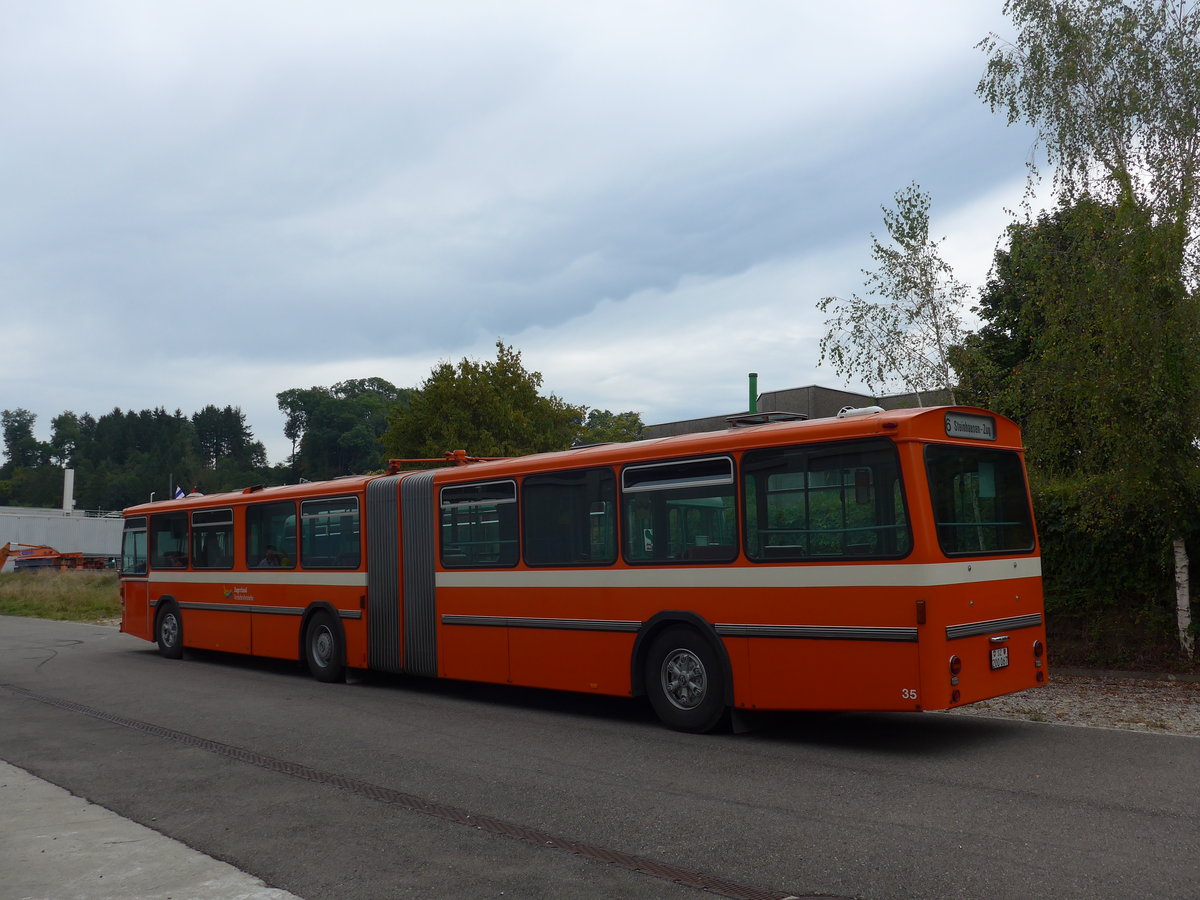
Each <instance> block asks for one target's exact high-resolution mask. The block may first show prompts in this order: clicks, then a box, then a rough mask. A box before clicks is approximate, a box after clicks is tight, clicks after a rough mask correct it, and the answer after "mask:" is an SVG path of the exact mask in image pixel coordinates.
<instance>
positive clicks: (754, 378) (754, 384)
mask: <svg viewBox="0 0 1200 900" xmlns="http://www.w3.org/2000/svg"><path fill="white" fill-rule="evenodd" d="M749 411H750V412H752V413H756V412H758V373H757V372H751V373H750V408H749Z"/></svg>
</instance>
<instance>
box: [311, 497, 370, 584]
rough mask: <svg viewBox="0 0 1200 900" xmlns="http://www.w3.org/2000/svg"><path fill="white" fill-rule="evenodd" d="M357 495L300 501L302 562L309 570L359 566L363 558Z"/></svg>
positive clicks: (354, 567)
mask: <svg viewBox="0 0 1200 900" xmlns="http://www.w3.org/2000/svg"><path fill="white" fill-rule="evenodd" d="M358 522H359V520H358V498H357V497H337V498H333V499H329V500H304V501H303V502H301V504H300V565H302V566H303V567H304V568H306V569H356V568H358V563H359V560H360V558H361V555H362V553H361V546H362V535H361V533H360V531H359V526H358Z"/></svg>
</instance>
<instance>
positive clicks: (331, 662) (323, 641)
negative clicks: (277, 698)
mask: <svg viewBox="0 0 1200 900" xmlns="http://www.w3.org/2000/svg"><path fill="white" fill-rule="evenodd" d="M304 659H305V661H306V662H307V663H308V671H309V672H311V673H312V676H313V678H315V679H317V681H325V682H333V681H344V680H345V678H346V650H345V648H344V647H343V646H342V633H341V630H340V629H339V628H338V627H337V622H335V621H334V620H333V616H331V615H329V613H327V612H318V613H315V614H314V615H313V617H312V618H311V619H309V620H308V627H307V628H306V629H305V631H304Z"/></svg>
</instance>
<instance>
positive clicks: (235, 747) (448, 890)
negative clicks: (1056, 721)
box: [0, 617, 1200, 900]
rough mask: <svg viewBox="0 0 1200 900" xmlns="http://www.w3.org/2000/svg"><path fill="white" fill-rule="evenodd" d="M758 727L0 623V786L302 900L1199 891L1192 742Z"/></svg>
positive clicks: (768, 720)
mask: <svg viewBox="0 0 1200 900" xmlns="http://www.w3.org/2000/svg"><path fill="white" fill-rule="evenodd" d="M756 724H757V728H756V730H755V731H753V732H751V733H748V734H741V735H717V736H706V737H696V736H690V735H683V734H676V733H674V732H671V731H667V730H665V729H663V728H662V727H660V726H659V725H658V724H657V722H656V721H655V720H654V719H653V718H652V716H651V715H650V714H649V712H648V711H647V710H646V709H645V708H644V707H643V706H642V705H641V704H638V703H635V702H633V701H627V700H614V699H606V698H594V697H580V696H573V695H563V694H554V693H549V692H540V691H526V690H516V689H502V688H495V687H487V686H480V685H463V684H454V683H445V682H430V681H424V680H416V679H404V678H379V679H371V680H366V681H358V682H355V683H351V684H348V685H322V684H318V683H317V682H315V681H312V680H310V679H309V678H308V677H307V676H306V675H304V674H301V673H300V671H299V669H298V666H296V665H289V664H283V663H275V662H267V661H261V660H258V661H256V660H245V659H241V658H237V657H230V656H221V655H216V654H192V655H189V657H188V658H186V659H184V660H182V661H179V662H172V661H168V660H164V659H160V658H159V657H158V656H157V654H156V652H155V650H154V648H153V646H152V645H150V644H147V643H145V642H143V641H140V640H137V639H135V638H130V637H128V636H126V635H122V634H120V633H118V632H117V630H116V629H115V628H112V627H105V626H88V625H76V624H63V623H53V622H41V621H35V620H31V619H19V618H4V617H0V759H4V760H7V761H8V762H10V763H13V764H14V765H17V766H19V767H21V768H23V769H26V770H28V771H30V772H32V773H34V774H35V775H38V776H40V777H41V778H44V779H46V780H48V781H50V782H52V783H54V784H57V785H61V786H63V787H65V788H67V789H68V790H70V791H72V792H73V793H75V794H77V795H79V796H81V797H85V798H87V799H89V800H91V801H93V802H94V803H97V804H99V805H101V806H104V807H107V808H108V809H111V810H114V811H115V812H118V813H120V814H121V815H123V816H126V817H128V818H130V819H133V820H134V821H136V822H140V823H142V824H144V825H147V826H149V827H150V828H153V829H154V830H156V831H159V832H161V833H163V834H166V835H168V836H170V837H173V838H176V839H178V840H180V841H182V842H184V843H185V844H187V845H189V846H191V847H194V848H196V849H198V850H201V851H203V852H205V853H207V854H210V855H211V856H214V857H216V858H218V859H220V860H224V861H226V862H229V863H232V864H233V865H235V866H237V867H238V868H240V869H243V870H245V871H247V872H249V873H251V874H253V875H256V876H258V877H260V878H262V879H263V880H264V881H265V882H266V883H267V884H268V885H271V886H273V887H277V888H282V889H285V890H287V891H290V892H292V893H293V894H296V895H298V896H300V897H302V898H305V900H324V898H330V900H333V898H337V900H347V898H392V897H472V898H479V897H501V896H503V897H520V898H526V897H530V898H534V897H554V898H563V897H568V898H569V897H588V898H597V897H602V898H606V897H637V898H657V897H663V898H687V897H702V896H706V894H705V893H704V892H703V891H702V889H701V888H707V889H708V891H709V894H708V895H711V894H712V893H716V894H718V895H725V896H733V897H751V898H753V897H762V898H769V897H786V896H788V895H797V896H818V897H869V898H890V897H904V898H916V897H931V898H934V897H936V898H948V897H971V898H989V900H999V898H1008V897H1013V898H1016V897H1021V898H1026V897H1029V896H1047V897H1058V898H1069V897H1081V898H1083V897H1086V898H1106V897H1113V898H1118V897H1119V898H1127V897H1130V896H1138V897H1143V898H1144V897H1170V898H1178V897H1185V896H1196V895H1197V892H1198V891H1200V855H1198V854H1197V852H1196V848H1197V846H1198V840H1200V803H1198V788H1200V740H1198V739H1196V738H1193V737H1181V736H1173V735H1155V734H1138V733H1130V732H1120V731H1109V730H1104V729H1095V728H1076V727H1066V726H1058V725H1045V724H1037V723H1030V722H1018V721H1005V720H995V719H980V718H973V717H955V716H943V715H897V714H888V715H874V714H842V715H831V716H825V715H779V716H769V717H763V718H762V719H760V720H759V721H758V722H757V723H756ZM3 814H4V812H3V810H0V816H2V815H3ZM0 893H2V892H0Z"/></svg>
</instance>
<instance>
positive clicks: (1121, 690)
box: [950, 672, 1200, 737]
mask: <svg viewBox="0 0 1200 900" xmlns="http://www.w3.org/2000/svg"><path fill="white" fill-rule="evenodd" d="M950 715H955V716H987V717H991V718H995V719H1027V720H1028V721H1031V722H1053V723H1057V724H1060V725H1084V726H1090V727H1093V728H1122V729H1125V730H1128V731H1151V732H1158V733H1159V734H1188V735H1193V736H1196V737H1200V681H1194V680H1185V679H1172V678H1139V677H1135V676H1121V675H1110V674H1104V675H1076V674H1062V675H1060V674H1056V673H1054V672H1051V675H1050V683H1049V684H1047V685H1046V686H1045V687H1040V688H1032V689H1031V690H1027V691H1022V692H1021V693H1019V694H1010V695H1008V696H1007V697H997V698H996V699H994V700H983V701H981V702H979V703H972V704H971V705H970V706H964V707H961V708H959V709H955V710H951V711H950Z"/></svg>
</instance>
